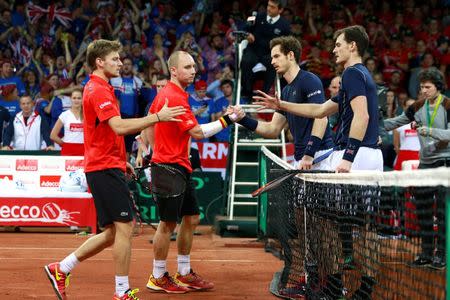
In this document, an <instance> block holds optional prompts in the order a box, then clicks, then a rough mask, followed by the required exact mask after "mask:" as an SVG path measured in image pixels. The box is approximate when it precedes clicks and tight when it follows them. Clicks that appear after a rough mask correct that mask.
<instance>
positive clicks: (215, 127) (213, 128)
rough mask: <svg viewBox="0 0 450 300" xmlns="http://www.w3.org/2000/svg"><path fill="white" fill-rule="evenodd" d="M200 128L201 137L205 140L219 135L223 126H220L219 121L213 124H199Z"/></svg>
mask: <svg viewBox="0 0 450 300" xmlns="http://www.w3.org/2000/svg"><path fill="white" fill-rule="evenodd" d="M200 128H201V129H202V132H203V136H204V137H205V138H209V137H211V136H213V135H215V134H216V133H219V132H220V131H222V129H223V126H222V123H221V122H220V121H219V120H217V121H214V122H209V123H207V124H201V125H200Z"/></svg>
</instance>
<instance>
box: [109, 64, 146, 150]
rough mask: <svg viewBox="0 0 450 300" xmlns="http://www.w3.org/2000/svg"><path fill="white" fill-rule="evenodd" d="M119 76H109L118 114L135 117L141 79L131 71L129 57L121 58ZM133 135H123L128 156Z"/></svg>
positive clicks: (124, 116)
mask: <svg viewBox="0 0 450 300" xmlns="http://www.w3.org/2000/svg"><path fill="white" fill-rule="evenodd" d="M120 75H121V77H114V78H111V85H112V86H113V87H114V93H115V94H116V97H117V99H118V100H119V102H120V114H121V116H122V118H123V119H130V118H135V117H137V116H138V115H139V103H138V97H139V93H140V91H141V88H142V80H141V79H140V78H139V77H137V76H136V75H134V73H133V62H132V60H131V58H128V57H126V58H124V59H123V66H122V69H121V72H120ZM134 137H135V135H126V136H125V148H126V151H127V158H128V157H129V155H130V153H131V150H132V146H133V142H134Z"/></svg>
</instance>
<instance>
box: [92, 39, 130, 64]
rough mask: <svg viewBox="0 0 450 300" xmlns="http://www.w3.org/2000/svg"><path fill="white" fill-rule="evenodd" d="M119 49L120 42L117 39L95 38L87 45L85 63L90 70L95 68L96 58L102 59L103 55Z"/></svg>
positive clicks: (120, 46)
mask: <svg viewBox="0 0 450 300" xmlns="http://www.w3.org/2000/svg"><path fill="white" fill-rule="evenodd" d="M121 50H122V44H121V43H120V42H119V41H109V40H103V39H99V40H95V41H93V42H92V43H90V44H89V46H88V47H87V53H86V60H87V64H88V66H89V67H90V68H91V69H92V70H95V69H97V65H96V63H95V60H96V59H97V58H102V59H104V58H105V56H107V55H108V54H110V53H111V52H115V51H117V52H120V51H121Z"/></svg>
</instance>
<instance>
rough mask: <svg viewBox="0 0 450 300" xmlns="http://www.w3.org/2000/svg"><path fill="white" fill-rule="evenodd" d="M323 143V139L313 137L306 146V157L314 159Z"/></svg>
mask: <svg viewBox="0 0 450 300" xmlns="http://www.w3.org/2000/svg"><path fill="white" fill-rule="evenodd" d="M321 143H322V139H321V138H319V137H317V136H314V135H311V137H310V138H309V141H308V144H306V149H305V155H308V156H311V157H314V155H315V154H316V152H317V150H319V148H320V145H321Z"/></svg>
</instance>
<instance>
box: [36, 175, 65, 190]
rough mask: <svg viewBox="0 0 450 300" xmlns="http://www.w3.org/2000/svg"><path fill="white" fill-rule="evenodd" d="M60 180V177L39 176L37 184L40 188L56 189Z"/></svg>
mask: <svg viewBox="0 0 450 300" xmlns="http://www.w3.org/2000/svg"><path fill="white" fill-rule="evenodd" d="M60 179H61V176H58V175H55V176H54V175H41V177H40V180H39V182H40V186H41V187H50V188H57V187H59V180H60Z"/></svg>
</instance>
